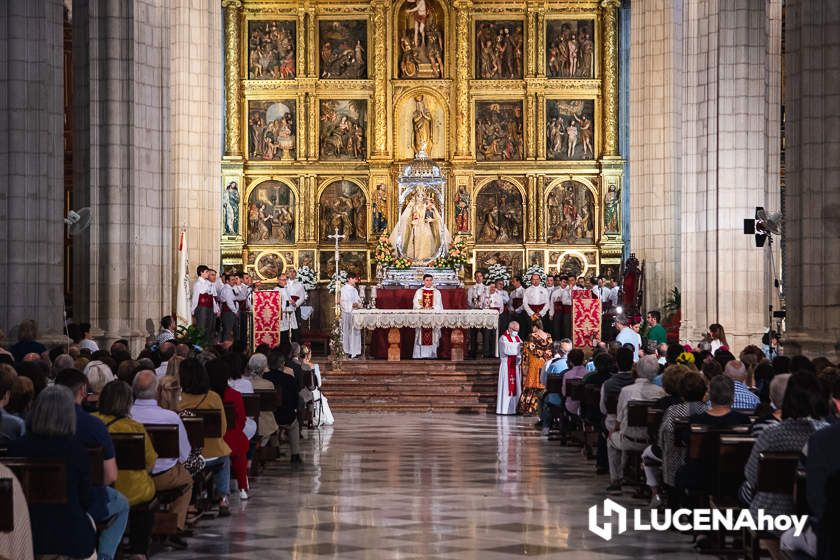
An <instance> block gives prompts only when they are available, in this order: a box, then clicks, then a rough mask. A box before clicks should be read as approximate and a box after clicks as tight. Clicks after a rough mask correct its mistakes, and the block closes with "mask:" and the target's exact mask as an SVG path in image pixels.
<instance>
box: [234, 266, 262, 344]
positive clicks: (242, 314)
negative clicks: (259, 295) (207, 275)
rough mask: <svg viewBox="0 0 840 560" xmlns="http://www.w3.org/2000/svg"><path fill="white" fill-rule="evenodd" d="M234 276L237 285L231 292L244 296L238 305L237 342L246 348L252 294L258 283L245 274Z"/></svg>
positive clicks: (248, 338)
mask: <svg viewBox="0 0 840 560" xmlns="http://www.w3.org/2000/svg"><path fill="white" fill-rule="evenodd" d="M236 276H237V278H239V281H238V285H237V286H234V287H233V291H234V293H235V294H237V295H238V296H244V299H243V300H242V302H241V303H240V305H239V342H240V343H241V344H242V348H247V347H248V342H249V341H250V340H251V332H250V327H251V315H252V314H253V312H254V305H253V294H254V290H255V289H257V287H258V286H259V285H260V282H259V281H254V280H253V279H252V278H251V275H250V274H248V273H247V272H241V271H240V272H237V273H236Z"/></svg>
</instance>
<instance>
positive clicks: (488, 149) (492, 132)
mask: <svg viewBox="0 0 840 560" xmlns="http://www.w3.org/2000/svg"><path fill="white" fill-rule="evenodd" d="M524 149H525V140H524V136H523V134H522V102H521V101H478V102H476V104H475V159H476V161H518V160H521V159H523V156H524Z"/></svg>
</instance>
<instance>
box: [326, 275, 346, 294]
mask: <svg viewBox="0 0 840 560" xmlns="http://www.w3.org/2000/svg"><path fill="white" fill-rule="evenodd" d="M336 276H337V277H338V279H339V281H340V282H341V285H342V286H343V285H344V284H346V283H347V271H346V270H342V271H341V272H340V273H338V275H336V274H333V277H332V279H331V280H330V283H329V284H327V290H329V292H330V293H331V294H334V293H335V280H336Z"/></svg>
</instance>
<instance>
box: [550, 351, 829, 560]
mask: <svg viewBox="0 0 840 560" xmlns="http://www.w3.org/2000/svg"><path fill="white" fill-rule="evenodd" d="M554 350H555V352H554V357H553V358H552V359H551V360H548V361H547V362H546V364H545V366H544V370H543V381H544V384H545V387H546V391H545V395H544V397H543V399H542V403H541V414H540V417H541V420H540V421H539V422H537V427H540V428H542V430H543V434H544V435H546V436H548V438H549V439H550V440H555V441H560V442H561V443H562V444H563V445H578V446H580V447H581V448H582V450H583V455H584V457H586V459H587V460H593V461H594V463H595V468H594V470H595V473H596V476H598V475H603V476H605V477H606V476H609V483H608V484H605V486H606V493H607V494H608V495H611V496H614V497H615V496H618V497H620V499H622V500H624V501H622V503H623V504H624V505H628V506H630V505H631V504H633V500H639V501H638V502H636V503H635V507H639V508H643V509H648V508H651V509H656V508H660V509H661V508H670V509H672V510H675V509H678V508H714V509H734V510H735V511H736V513H739V510H741V509H744V508H746V509H749V510H750V511H751V512H752V513H753V514H754V516H756V517H755V518H757V516H758V514H759V511H761V512H763V513H764V514H767V515H773V516H775V515H791V514H798V515H807V516H808V522H807V527H806V529H805V531H804V532H802V534H801V535H799V536H795V534H794V533H795V531H794V530H793V529H790V530H788V531H784V532H771V531H761V530H758V531H749V530H747V531H744V532H733V533H731V534H730V533H727V532H715V531H711V532H709V531H706V532H699V531H698V532H695V534H693V535H692V539H693V540H692V542H693V544H694V547H695V548H696V549H697V551H699V552H701V553H706V554H711V555H719V556H731V555H736V556H741V555H743V557H745V558H749V559H755V558H759V557H761V556H762V555H765V556H766V555H768V554H769V556H770V557H772V558H774V559H779V558H801V559H804V558H819V559H820V560H827V559H829V558H831V559H834V558H840V544H839V543H838V537H837V534H836V529H837V528H840V421H838V417H840V415H839V413H840V369H838V368H837V367H835V366H834V364H832V363H831V362H829V361H828V360H827V359H825V358H818V359H815V360H813V361H811V360H809V359H808V358H806V357H803V356H795V357H792V358H791V357H787V356H783V355H777V356H775V357H773V359H772V360H769V359H767V358H766V357H765V354H764V353H763V352H762V350H761V349H759V348H758V347H756V346H748V347H746V348H745V349H744V350H743V351H742V352H741V353H740V355H739V357H737V358H736V357H735V356H734V355H733V354H732V353H731V352H730V351H729V349H728V348H727V347H726V346H723V347H721V348H718V349H717V350H716V351H715V352H714V353H712V352H711V350H710V348H708V347H705V348H704V347H703V345H701V346H700V347H698V348H691V347H683V346H681V345H678V344H661V345H659V346H657V345H653V344H652V345H651V346H649V347H648V349H647V351H645V348H644V347H642V348H640V349H638V350H637V349H636V348H634V347H633V345H629V344H625V345H624V346H622V345H621V344H620V343H617V342H613V343H609V344H606V345H604V344H602V345H601V346H600V347H598V348H595V350H594V352H593V354H592V357H591V359H590V360H586V359H585V356H584V352H583V351H581V350H580V349H576V348H575V349H573V348H571V343H570V342H569V341H568V340H566V341H560V342H557V343H556V344H555V348H554ZM637 354H638V356H639V357H638V358H637V359H636V361H635V362H634V358H636V355H637ZM631 491H632V494H631ZM631 507H632V506H631Z"/></svg>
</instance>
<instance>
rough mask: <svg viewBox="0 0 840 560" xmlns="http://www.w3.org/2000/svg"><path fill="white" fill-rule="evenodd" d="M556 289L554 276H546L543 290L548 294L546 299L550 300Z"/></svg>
mask: <svg viewBox="0 0 840 560" xmlns="http://www.w3.org/2000/svg"><path fill="white" fill-rule="evenodd" d="M556 288H557V285H556V284H555V283H554V276H552V275H551V274H548V275H546V277H545V289H546V291H547V292H548V299H549V300H551V294H553V293H554V290H555V289H556Z"/></svg>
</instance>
